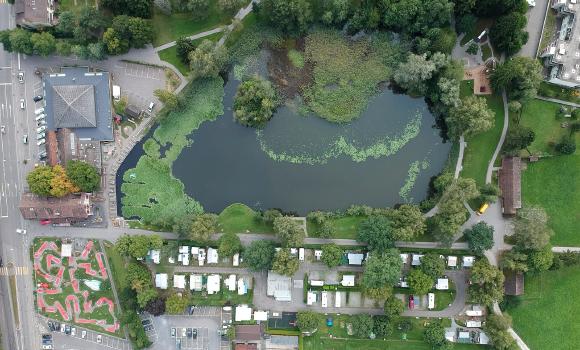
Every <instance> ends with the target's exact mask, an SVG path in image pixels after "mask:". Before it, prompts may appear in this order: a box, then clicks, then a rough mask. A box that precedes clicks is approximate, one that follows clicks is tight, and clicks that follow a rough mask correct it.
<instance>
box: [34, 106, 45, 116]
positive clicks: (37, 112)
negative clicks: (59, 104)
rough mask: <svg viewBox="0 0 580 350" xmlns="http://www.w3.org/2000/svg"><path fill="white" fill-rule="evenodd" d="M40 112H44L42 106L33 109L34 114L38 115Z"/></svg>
mask: <svg viewBox="0 0 580 350" xmlns="http://www.w3.org/2000/svg"><path fill="white" fill-rule="evenodd" d="M41 113H44V107H41V108H39V109H37V110H35V111H34V114H36V115H39V114H41Z"/></svg>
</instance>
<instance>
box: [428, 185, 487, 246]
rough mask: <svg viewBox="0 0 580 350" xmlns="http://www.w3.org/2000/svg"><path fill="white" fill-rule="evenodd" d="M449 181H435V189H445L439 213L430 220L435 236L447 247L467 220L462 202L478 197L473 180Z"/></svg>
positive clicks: (439, 205)
mask: <svg viewBox="0 0 580 350" xmlns="http://www.w3.org/2000/svg"><path fill="white" fill-rule="evenodd" d="M449 181H450V182H449ZM449 181H447V180H445V181H438V180H436V181H435V187H436V188H439V189H441V188H444V186H447V188H445V190H444V192H443V195H442V196H441V200H440V201H439V204H438V208H439V211H438V212H437V214H436V215H435V216H434V217H433V219H432V220H433V226H434V234H435V236H436V237H437V239H438V240H440V241H441V242H443V243H444V244H448V245H450V244H451V241H452V238H453V236H454V235H455V234H456V233H457V231H458V230H459V228H460V227H461V225H462V224H463V223H464V222H465V220H466V219H467V218H466V213H465V207H464V206H463V202H464V201H469V200H471V199H473V198H476V197H477V196H479V191H478V190H477V185H476V183H475V180H473V179H469V178H461V177H460V178H458V179H455V180H453V179H452V178H451V179H450V180H449ZM440 182H441V183H440Z"/></svg>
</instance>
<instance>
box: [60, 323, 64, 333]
mask: <svg viewBox="0 0 580 350" xmlns="http://www.w3.org/2000/svg"><path fill="white" fill-rule="evenodd" d="M64 329H65V325H64V323H62V324H61V325H60V332H61V333H64Z"/></svg>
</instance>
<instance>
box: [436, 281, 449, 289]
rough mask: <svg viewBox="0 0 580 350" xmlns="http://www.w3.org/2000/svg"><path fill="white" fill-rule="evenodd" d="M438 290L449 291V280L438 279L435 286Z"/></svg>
mask: <svg viewBox="0 0 580 350" xmlns="http://www.w3.org/2000/svg"><path fill="white" fill-rule="evenodd" d="M435 289H437V290H448V289H449V279H448V278H438V279H437V284H436V285H435Z"/></svg>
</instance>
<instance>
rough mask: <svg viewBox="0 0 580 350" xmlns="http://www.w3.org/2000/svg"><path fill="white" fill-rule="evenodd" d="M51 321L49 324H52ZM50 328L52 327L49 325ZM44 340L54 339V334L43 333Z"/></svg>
mask: <svg viewBox="0 0 580 350" xmlns="http://www.w3.org/2000/svg"><path fill="white" fill-rule="evenodd" d="M51 323H52V322H50V321H49V325H50V324H51ZM49 328H50V326H49ZM42 340H52V334H48V333H45V334H43V335H42Z"/></svg>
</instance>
